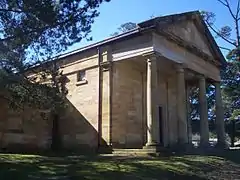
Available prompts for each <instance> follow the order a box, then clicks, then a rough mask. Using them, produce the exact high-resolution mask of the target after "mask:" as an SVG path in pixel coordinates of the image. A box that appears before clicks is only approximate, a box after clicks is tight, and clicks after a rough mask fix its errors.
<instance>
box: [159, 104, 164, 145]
mask: <svg viewBox="0 0 240 180" xmlns="http://www.w3.org/2000/svg"><path fill="white" fill-rule="evenodd" d="M158 113H159V141H160V144H161V145H163V116H162V107H161V106H159V107H158Z"/></svg>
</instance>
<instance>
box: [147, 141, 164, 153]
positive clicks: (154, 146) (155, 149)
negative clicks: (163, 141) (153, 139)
mask: <svg viewBox="0 0 240 180" xmlns="http://www.w3.org/2000/svg"><path fill="white" fill-rule="evenodd" d="M143 149H145V150H147V151H149V153H157V152H160V151H162V150H163V149H164V147H163V146H160V145H159V144H156V143H155V144H154V143H151V144H150V143H147V144H146V146H143Z"/></svg>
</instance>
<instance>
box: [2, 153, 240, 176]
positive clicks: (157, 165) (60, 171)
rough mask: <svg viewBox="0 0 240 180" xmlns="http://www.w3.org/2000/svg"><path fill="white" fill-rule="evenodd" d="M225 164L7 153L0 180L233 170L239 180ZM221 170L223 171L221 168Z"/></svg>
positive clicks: (209, 159) (206, 159) (190, 158)
mask: <svg viewBox="0 0 240 180" xmlns="http://www.w3.org/2000/svg"><path fill="white" fill-rule="evenodd" d="M229 153H231V152H229ZM235 153H237V152H233V154H231V155H230V154H226V153H225V156H226V157H225V158H226V159H227V158H229V159H230V158H233V157H234V156H235V155H237V154H235ZM224 161H225V159H224V157H221V156H220V157H216V156H208V155H203V156H200V155H197V156H195V155H187V156H186V155H185V156H175V157H174V156H170V157H161V158H156V157H135V156H122V157H121V156H97V155H96V156H93V155H91V156H86V155H85V156H84V155H82V156H78V155H71V156H38V155H26V156H25V155H16V154H15V155H14V154H5V155H0V179H4V180H5V179H6V180H8V179H19V180H28V179H58V180H67V179H68V180H69V179H71V180H79V179H81V180H123V179H124V180H128V179H129V180H137V179H141V180H153V179H161V180H165V179H166V180H167V179H171V180H179V179H184V180H188V179H189V180H194V179H195V180H203V179H220V178H222V177H230V176H229V175H228V174H227V173H229V171H230V170H232V172H231V173H230V175H231V177H233V176H234V177H237V178H238V176H239V175H238V174H240V172H239V171H238V170H236V168H237V167H236V166H234V164H227V166H226V164H225V162H224ZM229 161H230V160H229ZM221 167H223V168H224V169H221ZM238 167H239V166H238ZM234 168H235V169H234ZM238 169H240V168H238ZM220 171H224V172H223V173H226V174H225V175H226V176H222V174H219V173H220ZM221 173H222V172H221ZM214 177H215V178H214ZM216 177H217V178H216Z"/></svg>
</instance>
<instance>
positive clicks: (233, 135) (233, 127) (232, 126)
mask: <svg viewBox="0 0 240 180" xmlns="http://www.w3.org/2000/svg"><path fill="white" fill-rule="evenodd" d="M234 142H235V120H232V121H231V147H234Z"/></svg>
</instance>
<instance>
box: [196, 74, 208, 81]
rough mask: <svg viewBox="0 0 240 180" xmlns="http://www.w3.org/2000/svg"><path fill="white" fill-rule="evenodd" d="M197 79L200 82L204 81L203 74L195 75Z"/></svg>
mask: <svg viewBox="0 0 240 180" xmlns="http://www.w3.org/2000/svg"><path fill="white" fill-rule="evenodd" d="M197 78H198V79H199V80H200V81H206V76H204V75H203V74H198V75H197Z"/></svg>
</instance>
